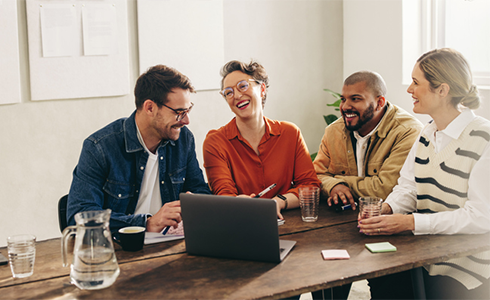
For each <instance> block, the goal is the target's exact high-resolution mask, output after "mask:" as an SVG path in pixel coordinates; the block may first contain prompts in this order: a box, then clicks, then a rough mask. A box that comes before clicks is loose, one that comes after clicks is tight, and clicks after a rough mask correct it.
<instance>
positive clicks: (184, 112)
mask: <svg viewBox="0 0 490 300" xmlns="http://www.w3.org/2000/svg"><path fill="white" fill-rule="evenodd" d="M162 105H163V106H165V107H166V108H168V109H171V110H172V111H173V112H174V113H175V114H177V118H176V121H177V122H180V121H181V120H182V119H183V118H185V116H187V114H188V113H190V112H191V109H192V108H193V107H194V103H192V102H191V106H190V107H189V108H179V109H173V108H171V107H170V106H167V105H165V104H162Z"/></svg>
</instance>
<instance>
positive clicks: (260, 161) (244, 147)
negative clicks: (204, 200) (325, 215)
mask: <svg viewBox="0 0 490 300" xmlns="http://www.w3.org/2000/svg"><path fill="white" fill-rule="evenodd" d="M264 121H265V134H264V136H263V137H262V140H261V141H260V143H259V146H258V151H259V155H257V154H256V153H255V151H254V150H253V149H252V147H251V146H250V144H249V143H248V142H247V141H246V140H245V139H244V138H243V137H242V135H241V134H240V132H239V131H238V128H237V125H236V119H235V118H233V120H231V121H230V122H229V123H228V124H226V125H225V126H223V127H221V128H219V129H218V130H211V131H209V132H208V134H207V136H206V139H205V140H204V144H203V152H204V153H203V155H204V168H205V169H206V174H207V177H208V182H209V184H210V186H211V190H212V192H213V194H217V195H232V196H236V195H240V194H245V195H250V194H252V193H255V194H258V193H259V192H261V191H262V190H264V189H265V188H267V187H268V186H270V185H271V184H273V183H276V184H277V186H276V187H275V188H274V189H272V190H271V191H269V192H268V193H266V194H265V195H264V196H262V197H263V198H272V197H274V196H275V195H277V194H286V193H294V194H295V195H296V196H298V187H299V186H300V185H313V186H318V187H319V186H320V181H319V180H318V178H317V176H316V172H315V169H314V168H313V164H312V162H311V158H310V154H309V152H308V148H307V147H306V144H305V142H304V140H303V136H302V135H301V132H300V130H299V128H298V127H297V126H296V125H294V124H293V123H289V122H280V121H275V120H270V119H268V118H265V117H264Z"/></svg>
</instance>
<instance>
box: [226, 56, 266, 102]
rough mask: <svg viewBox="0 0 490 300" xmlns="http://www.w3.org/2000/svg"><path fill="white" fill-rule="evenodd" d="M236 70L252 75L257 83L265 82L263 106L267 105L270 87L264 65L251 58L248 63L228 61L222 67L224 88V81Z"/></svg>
mask: <svg viewBox="0 0 490 300" xmlns="http://www.w3.org/2000/svg"><path fill="white" fill-rule="evenodd" d="M235 71H240V72H242V73H245V74H247V75H249V76H251V77H252V78H253V79H254V80H255V81H256V82H257V83H259V84H260V83H265V87H266V89H265V93H264V97H262V107H263V106H264V105H265V101H266V99H267V89H268V88H269V76H268V75H267V72H266V71H265V68H264V66H262V65H261V64H260V63H258V62H257V61H255V60H251V61H250V63H248V64H246V63H243V62H241V61H238V60H232V61H229V62H227V63H226V64H225V65H224V66H223V68H221V77H223V78H222V79H221V89H223V82H224V80H225V78H226V76H228V75H229V74H230V73H233V72H235Z"/></svg>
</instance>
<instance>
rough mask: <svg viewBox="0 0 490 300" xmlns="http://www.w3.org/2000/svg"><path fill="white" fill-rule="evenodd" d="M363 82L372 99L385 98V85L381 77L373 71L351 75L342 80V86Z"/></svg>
mask: <svg viewBox="0 0 490 300" xmlns="http://www.w3.org/2000/svg"><path fill="white" fill-rule="evenodd" d="M359 82H365V83H366V87H367V88H368V89H369V90H371V93H372V94H373V95H374V97H378V96H383V97H385V96H386V84H385V81H384V80H383V77H381V75H379V74H378V73H376V72H373V71H359V72H355V73H353V74H351V75H350V76H349V77H347V78H346V79H345V80H344V85H353V84H356V83H359Z"/></svg>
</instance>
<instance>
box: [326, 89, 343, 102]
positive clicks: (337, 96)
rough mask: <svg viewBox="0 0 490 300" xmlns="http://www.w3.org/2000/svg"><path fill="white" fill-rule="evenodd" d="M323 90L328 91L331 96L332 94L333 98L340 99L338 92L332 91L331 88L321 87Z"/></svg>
mask: <svg viewBox="0 0 490 300" xmlns="http://www.w3.org/2000/svg"><path fill="white" fill-rule="evenodd" d="M323 90H324V91H325V92H328V93H330V94H331V95H332V96H334V98H335V99H337V100H340V98H341V96H340V94H339V93H337V92H334V91H332V90H330V89H323Z"/></svg>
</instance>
